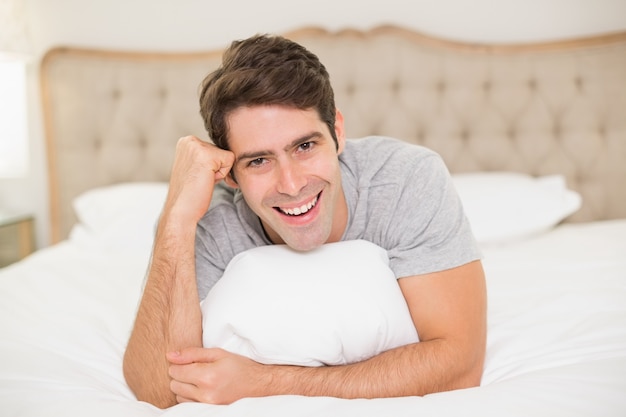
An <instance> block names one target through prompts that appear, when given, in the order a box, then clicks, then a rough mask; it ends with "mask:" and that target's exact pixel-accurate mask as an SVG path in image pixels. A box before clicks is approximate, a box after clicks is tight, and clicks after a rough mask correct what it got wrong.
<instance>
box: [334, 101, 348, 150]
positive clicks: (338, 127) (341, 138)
mask: <svg viewBox="0 0 626 417" xmlns="http://www.w3.org/2000/svg"><path fill="white" fill-rule="evenodd" d="M335 135H336V136H337V155H339V154H340V153H341V152H343V148H345V146H346V131H345V129H344V125H343V114H341V112H340V111H339V109H337V111H336V113H335Z"/></svg>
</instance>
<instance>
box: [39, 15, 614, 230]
mask: <svg viewBox="0 0 626 417" xmlns="http://www.w3.org/2000/svg"><path fill="white" fill-rule="evenodd" d="M287 36H289V37H291V38H293V39H295V40H297V41H299V42H301V43H303V44H304V45H306V46H307V47H309V48H310V49H311V50H312V51H313V52H315V53H316V54H318V55H319V57H320V59H321V60H322V62H324V63H325V64H326V66H327V67H328V70H329V72H330V74H331V80H332V82H333V85H334V87H335V94H336V98H337V105H338V107H339V108H340V109H341V110H342V111H343V113H344V115H345V117H346V125H347V133H348V136H350V137H360V136H364V135H369V134H381V135H389V136H395V137H398V138H401V139H404V140H407V141H409V142H414V143H419V144H423V145H426V146H428V147H431V148H433V149H435V150H436V151H438V152H439V153H441V154H442V156H443V157H444V159H445V161H446V162H447V164H448V166H449V168H450V170H451V171H452V172H468V171H493V170H511V171H518V172H526V173H530V174H534V175H543V174H554V173H562V174H564V175H566V177H567V180H568V184H569V185H570V186H571V187H572V188H574V189H576V190H578V191H579V192H580V193H581V194H582V196H583V207H582V209H581V210H580V211H579V212H578V213H576V214H575V215H573V216H572V217H571V218H570V219H569V220H570V221H588V220H600V219H610V218H619V217H626V187H625V186H624V182H625V181H626V33H622V34H615V35H607V36H603V37H597V38H593V39H580V40H575V41H567V42H556V43H550V44H540V45H515V46H487V45H466V44H460V43H452V42H446V41H441V40H436V39H432V38H428V37H424V36H421V35H419V34H416V33H412V32H409V31H407V30H403V29H399V28H393V27H381V28H377V29H374V30H372V31H369V32H366V33H363V32H358V31H353V30H346V31H342V32H338V33H329V32H327V31H324V30H321V29H303V30H300V31H297V32H294V33H291V34H288V35H287ZM219 57H220V52H219V51H213V52H209V53H206V54H204V53H201V54H145V55H144V54H137V53H120V52H117V53H116V52H97V51H84V50H73V49H56V50H53V51H51V52H50V53H49V54H48V55H47V56H46V58H45V60H44V63H43V66H42V80H43V94H44V106H45V116H46V127H47V136H48V146H49V154H50V180H51V183H50V185H51V200H52V201H51V211H52V219H53V240H55V241H56V240H59V239H60V238H63V237H65V236H66V235H67V232H68V231H69V228H70V227H71V225H72V223H73V222H74V221H75V220H74V217H73V214H72V212H71V207H70V201H71V199H72V198H73V197H74V196H76V195H77V194H78V193H80V192H82V191H84V190H86V189H88V188H90V187H94V186H99V185H106V184H111V183H116V182H122V181H134V180H159V181H165V180H167V178H168V174H169V169H170V165H171V162H172V156H173V150H174V145H175V142H176V140H177V139H178V138H179V137H181V136H184V135H187V134H195V135H197V136H201V137H205V138H206V136H205V135H206V134H205V132H204V129H203V127H202V121H201V119H200V117H199V113H198V105H197V89H198V86H199V84H200V82H201V80H202V78H203V77H204V75H205V74H206V73H208V72H209V71H211V70H212V69H213V68H214V67H215V66H217V65H218V64H219Z"/></svg>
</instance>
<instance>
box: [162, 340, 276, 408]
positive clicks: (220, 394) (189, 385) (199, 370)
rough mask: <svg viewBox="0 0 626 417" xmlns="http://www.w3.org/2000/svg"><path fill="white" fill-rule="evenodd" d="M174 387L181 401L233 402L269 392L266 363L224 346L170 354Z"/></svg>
mask: <svg viewBox="0 0 626 417" xmlns="http://www.w3.org/2000/svg"><path fill="white" fill-rule="evenodd" d="M167 360H168V361H169V362H170V367H169V375H170V377H171V378H172V380H171V382H170V389H171V390H172V392H173V393H174V394H175V395H176V399H177V401H178V402H188V401H196V402H203V403H209V404H230V403H232V402H234V401H237V400H239V399H241V398H244V397H258V396H265V395H268V393H267V392H265V391H264V389H265V388H266V387H267V386H268V381H266V380H265V378H267V376H268V373H267V372H266V370H265V365H262V364H260V363H258V362H255V361H253V360H251V359H248V358H246V357H245V356H241V355H237V354H234V353H230V352H227V351H225V350H223V349H220V348H210V349H207V348H186V349H183V350H181V351H179V352H170V353H168V354H167Z"/></svg>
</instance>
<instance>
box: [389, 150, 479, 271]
mask: <svg viewBox="0 0 626 417" xmlns="http://www.w3.org/2000/svg"><path fill="white" fill-rule="evenodd" d="M405 172H406V171H405ZM403 178H404V180H403V181H400V182H399V183H398V189H397V195H396V197H395V201H397V204H395V206H394V209H393V210H392V214H391V219H393V220H392V221H390V222H389V224H388V230H387V234H386V238H387V239H388V241H387V248H388V253H389V259H390V266H391V268H392V270H393V271H394V273H395V274H396V277H398V278H402V277H407V276H412V275H420V274H426V273H431V272H438V271H443V270H446V269H451V268H455V267H458V266H461V265H464V264H466V263H469V262H471V261H474V260H477V259H480V257H481V255H480V250H479V248H478V245H477V243H476V240H475V239H474V236H473V234H472V231H471V228H470V225H469V222H468V220H467V218H466V216H465V214H464V211H463V206H462V203H461V200H460V198H459V196H458V194H457V193H456V190H455V188H454V186H453V184H452V181H451V178H450V174H449V172H448V170H447V168H446V166H445V164H444V163H443V161H442V159H441V157H440V156H439V155H437V154H435V153H432V154H430V155H429V156H427V157H426V158H422V159H420V160H418V161H417V162H416V163H414V164H412V165H411V169H410V170H409V171H408V174H405V176H404V177H403Z"/></svg>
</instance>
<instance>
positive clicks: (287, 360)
mask: <svg viewBox="0 0 626 417" xmlns="http://www.w3.org/2000/svg"><path fill="white" fill-rule="evenodd" d="M388 265H389V259H388V258H387V252H386V251H385V250H384V249H382V248H380V247H378V246H376V245H374V244H373V243H370V242H366V241H363V240H356V241H347V242H339V243H332V244H327V245H324V246H322V247H320V248H318V249H316V250H314V251H310V252H296V251H294V250H292V249H289V248H288V247H287V246H285V245H269V246H262V247H258V248H254V249H251V250H248V251H246V252H243V253H240V254H239V255H237V256H236V257H235V258H234V259H233V260H232V261H231V262H230V264H229V265H228V267H227V268H226V271H225V272H224V275H223V277H222V278H221V279H220V280H219V281H218V282H217V283H216V284H215V286H214V287H213V288H212V289H211V291H210V292H209V294H208V295H207V297H206V298H205V299H204V300H203V301H202V303H201V307H202V314H203V343H204V346H205V347H221V348H223V349H225V350H228V351H230V352H234V353H238V354H240V355H244V356H247V357H249V358H252V359H254V360H255V361H257V362H261V363H265V364H291V365H301V366H320V365H339V364H346V363H352V362H357V361H361V360H364V359H367V358H369V357H371V356H374V355H376V354H378V353H380V352H382V351H385V350H388V349H391V348H393V347H397V346H401V345H405V344H408V343H413V342H417V341H418V337H417V332H416V330H415V326H414V324H413V322H412V320H411V316H410V313H409V310H408V307H407V305H406V301H405V300H404V297H403V295H402V292H401V291H400V287H399V286H398V283H397V280H396V278H395V276H394V274H393V272H392V271H391V270H390V269H389V266H388Z"/></svg>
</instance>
